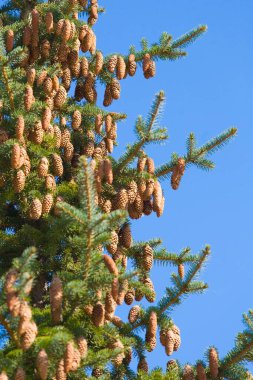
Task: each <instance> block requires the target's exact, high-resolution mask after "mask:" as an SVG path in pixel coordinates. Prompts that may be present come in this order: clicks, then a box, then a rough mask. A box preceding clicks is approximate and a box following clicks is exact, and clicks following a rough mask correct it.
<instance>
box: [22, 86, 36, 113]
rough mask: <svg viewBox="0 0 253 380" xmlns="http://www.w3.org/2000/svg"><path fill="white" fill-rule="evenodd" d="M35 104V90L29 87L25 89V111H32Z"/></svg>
mask: <svg viewBox="0 0 253 380" xmlns="http://www.w3.org/2000/svg"><path fill="white" fill-rule="evenodd" d="M34 102H35V99H34V96H33V89H32V87H31V86H29V85H27V86H26V88H25V97H24V105H25V110H26V111H30V109H31V108H32V105H33V104H34Z"/></svg>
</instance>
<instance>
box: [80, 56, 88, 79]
mask: <svg viewBox="0 0 253 380" xmlns="http://www.w3.org/2000/svg"><path fill="white" fill-rule="evenodd" d="M80 73H81V76H83V77H84V78H86V77H87V75H88V73H89V61H88V59H87V58H86V57H82V58H81V62H80Z"/></svg>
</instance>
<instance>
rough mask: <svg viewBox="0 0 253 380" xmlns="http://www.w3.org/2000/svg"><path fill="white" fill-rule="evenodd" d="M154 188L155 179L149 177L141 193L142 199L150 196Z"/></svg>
mask: <svg viewBox="0 0 253 380" xmlns="http://www.w3.org/2000/svg"><path fill="white" fill-rule="evenodd" d="M154 189H155V181H154V180H153V179H152V178H150V179H148V180H147V181H146V190H145V192H144V194H143V198H144V200H148V199H149V198H150V197H151V195H153V192H154Z"/></svg>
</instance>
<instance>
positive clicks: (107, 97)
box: [103, 83, 113, 107]
mask: <svg viewBox="0 0 253 380" xmlns="http://www.w3.org/2000/svg"><path fill="white" fill-rule="evenodd" d="M112 101H113V98H112V93H111V85H110V83H107V85H106V88H105V93H104V101H103V105H104V107H109V106H110V105H111V104H112Z"/></svg>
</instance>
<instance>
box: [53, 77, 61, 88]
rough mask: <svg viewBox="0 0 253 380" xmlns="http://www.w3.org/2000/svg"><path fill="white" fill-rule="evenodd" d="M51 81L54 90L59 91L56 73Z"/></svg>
mask: <svg viewBox="0 0 253 380" xmlns="http://www.w3.org/2000/svg"><path fill="white" fill-rule="evenodd" d="M52 82H53V90H54V91H56V92H57V91H59V88H60V82H59V78H58V76H57V75H54V76H53V78H52Z"/></svg>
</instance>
